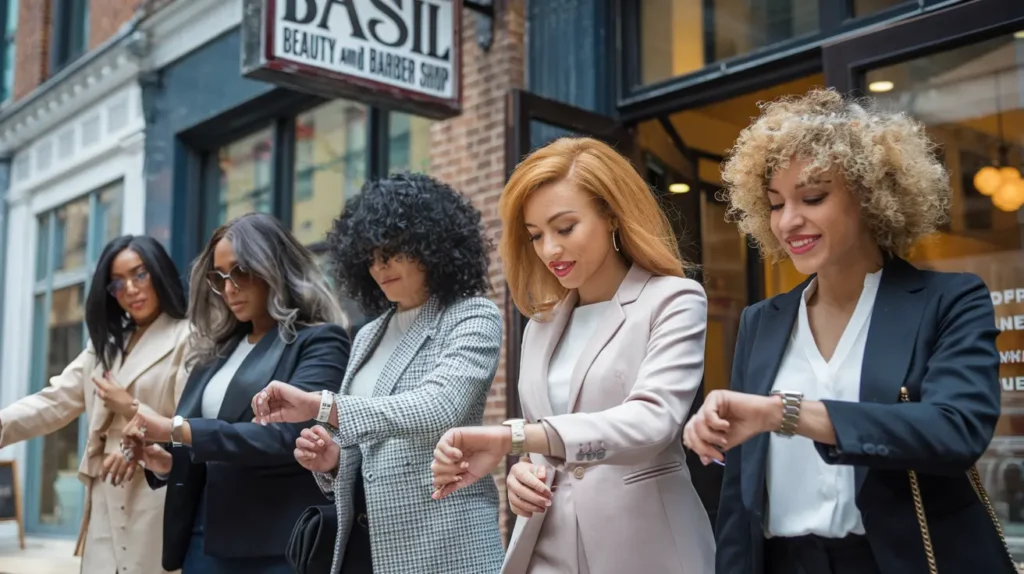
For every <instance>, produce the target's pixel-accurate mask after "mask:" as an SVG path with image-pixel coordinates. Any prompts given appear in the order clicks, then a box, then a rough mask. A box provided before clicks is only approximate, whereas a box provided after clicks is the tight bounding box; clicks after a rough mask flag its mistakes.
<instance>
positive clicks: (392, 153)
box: [388, 112, 433, 173]
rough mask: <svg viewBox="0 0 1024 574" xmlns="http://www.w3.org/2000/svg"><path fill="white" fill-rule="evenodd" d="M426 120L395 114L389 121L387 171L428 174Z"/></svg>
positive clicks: (427, 129)
mask: <svg viewBox="0 0 1024 574" xmlns="http://www.w3.org/2000/svg"><path fill="white" fill-rule="evenodd" d="M432 123H433V122H431V121H430V120H429V119H427V118H422V117H419V116H412V115H409V114H404V113H399V112H395V113H392V114H391V117H390V119H389V124H390V125H389V127H388V131H389V139H390V141H389V143H388V171H389V172H390V173H394V172H398V171H411V172H422V173H429V172H430V126H431V124H432Z"/></svg>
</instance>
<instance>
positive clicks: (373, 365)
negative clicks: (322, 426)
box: [348, 307, 421, 397]
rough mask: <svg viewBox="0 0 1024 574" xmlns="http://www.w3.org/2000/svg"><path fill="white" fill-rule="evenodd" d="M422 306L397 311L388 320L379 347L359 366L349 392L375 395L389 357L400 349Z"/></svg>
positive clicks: (360, 395)
mask: <svg viewBox="0 0 1024 574" xmlns="http://www.w3.org/2000/svg"><path fill="white" fill-rule="evenodd" d="M420 309H421V307H415V308H413V309H406V310H404V311H396V312H395V314H394V315H392V316H391V319H390V320H389V321H388V326H387V328H386V329H385V330H384V334H383V335H381V337H380V341H378V342H377V347H376V348H374V350H373V354H371V355H370V358H369V359H367V360H366V362H364V363H363V365H362V366H361V367H359V371H358V372H356V374H355V376H354V377H352V384H350V385H349V387H348V394H350V395H354V396H358V397H370V396H373V388H374V387H375V386H377V379H379V378H380V374H381V373H383V372H384V367H385V366H386V365H387V364H388V359H390V358H391V355H393V354H394V353H395V350H396V349H398V344H399V343H401V342H402V337H404V336H405V334H406V333H408V332H409V328H410V327H412V324H413V323H414V322H415V321H416V317H418V316H419V314H420Z"/></svg>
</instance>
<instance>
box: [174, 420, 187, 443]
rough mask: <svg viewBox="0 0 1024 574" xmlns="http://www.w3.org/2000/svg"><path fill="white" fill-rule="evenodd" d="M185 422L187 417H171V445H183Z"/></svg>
mask: <svg viewBox="0 0 1024 574" xmlns="http://www.w3.org/2000/svg"><path fill="white" fill-rule="evenodd" d="M184 424H185V417H183V416H181V415H175V416H174V418H172V419H171V446H181V443H182V436H181V427H182V426H183V425H184Z"/></svg>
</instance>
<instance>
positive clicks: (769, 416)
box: [761, 395, 783, 433]
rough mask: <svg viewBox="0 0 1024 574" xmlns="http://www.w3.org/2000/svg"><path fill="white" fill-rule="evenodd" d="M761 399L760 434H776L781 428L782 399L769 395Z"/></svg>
mask: <svg viewBox="0 0 1024 574" xmlns="http://www.w3.org/2000/svg"><path fill="white" fill-rule="evenodd" d="M763 398H764V401H762V406H761V432H766V433H767V432H776V431H778V430H779V429H780V428H782V416H783V403H782V397H780V396H778V395H771V396H767V397H763Z"/></svg>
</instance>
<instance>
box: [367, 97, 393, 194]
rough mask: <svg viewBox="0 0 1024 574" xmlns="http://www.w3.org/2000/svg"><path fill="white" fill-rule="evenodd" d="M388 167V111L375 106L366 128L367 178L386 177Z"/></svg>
mask: <svg viewBox="0 0 1024 574" xmlns="http://www.w3.org/2000/svg"><path fill="white" fill-rule="evenodd" d="M388 169H389V166H388V111H387V110H384V109H381V108H378V107H376V106H373V107H371V108H370V114H369V125H368V126H367V130H366V179H367V180H372V179H376V178H379V177H384V176H385V175H387V173H388Z"/></svg>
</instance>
